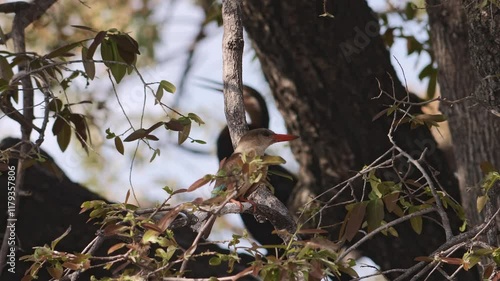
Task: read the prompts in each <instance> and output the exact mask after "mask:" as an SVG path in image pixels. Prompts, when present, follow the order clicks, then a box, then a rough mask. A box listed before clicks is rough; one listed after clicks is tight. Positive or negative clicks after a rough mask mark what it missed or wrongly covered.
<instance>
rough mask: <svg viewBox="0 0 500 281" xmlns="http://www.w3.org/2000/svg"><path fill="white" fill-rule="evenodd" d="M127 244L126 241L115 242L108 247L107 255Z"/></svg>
mask: <svg viewBox="0 0 500 281" xmlns="http://www.w3.org/2000/svg"><path fill="white" fill-rule="evenodd" d="M126 245H127V244H126V243H117V244H115V245H113V246H111V247H109V249H108V255H109V254H112V253H114V252H115V251H117V250H119V249H121V248H123V247H125V246H126Z"/></svg>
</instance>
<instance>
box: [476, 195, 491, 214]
mask: <svg viewBox="0 0 500 281" xmlns="http://www.w3.org/2000/svg"><path fill="white" fill-rule="evenodd" d="M488 200H489V197H488V195H482V196H479V197H477V200H476V203H477V212H478V213H481V211H482V210H483V209H484V206H486V203H487V202H488Z"/></svg>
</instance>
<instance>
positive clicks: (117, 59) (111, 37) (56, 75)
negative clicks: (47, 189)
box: [0, 26, 204, 159]
mask: <svg viewBox="0 0 500 281" xmlns="http://www.w3.org/2000/svg"><path fill="white" fill-rule="evenodd" d="M73 27H75V28H78V29H80V30H85V31H86V32H93V33H95V36H94V37H93V38H91V39H84V40H80V41H78V42H74V43H70V44H67V45H64V46H61V47H59V48H57V49H55V50H53V51H51V52H49V53H48V54H46V55H44V56H40V55H38V54H36V53H26V54H14V53H9V52H6V51H2V52H0V54H1V55H0V94H3V93H4V92H5V91H7V90H15V89H17V86H18V84H19V81H20V79H21V78H22V76H19V77H17V78H15V79H12V78H13V77H14V71H13V68H14V67H15V66H17V65H19V64H20V63H21V62H26V63H28V66H29V69H30V72H29V73H27V74H25V75H30V76H31V77H33V78H35V79H34V81H35V82H36V83H37V86H38V89H41V90H42V92H44V94H45V96H46V99H47V100H48V106H47V107H48V109H49V110H50V111H51V112H54V115H53V118H55V122H54V125H53V127H52V133H53V134H54V135H55V136H56V137H57V142H58V144H59V147H60V148H61V150H62V151H65V150H66V149H67V147H68V145H69V143H70V140H71V136H72V131H74V134H75V136H76V138H77V139H78V141H79V142H80V143H81V144H82V147H84V149H86V150H87V148H88V145H89V143H90V132H89V125H88V122H87V117H86V116H85V115H83V114H78V113H73V111H72V110H71V107H72V106H75V105H81V104H88V103H92V102H91V101H81V102H78V103H70V102H69V101H67V102H66V103H64V102H63V101H62V100H61V99H59V98H57V97H55V96H54V95H53V94H52V93H51V92H50V88H51V86H50V85H51V82H53V81H55V82H56V83H55V84H56V85H58V86H60V87H61V88H62V90H63V91H66V89H67V88H68V87H69V86H70V84H71V83H72V81H73V80H75V79H77V78H78V77H80V76H82V77H83V78H84V79H86V80H87V84H88V83H89V80H93V79H95V76H96V65H95V64H96V63H103V64H104V65H105V66H106V67H107V68H108V69H109V71H110V73H111V75H112V76H113V77H114V79H115V81H116V83H120V82H121V81H122V79H123V77H124V76H125V75H126V74H131V73H132V72H133V71H137V70H136V66H135V65H136V62H137V55H139V54H140V51H139V45H138V43H137V42H136V41H135V40H134V39H133V38H132V37H131V36H130V35H129V34H127V33H123V32H120V31H118V30H116V29H109V30H105V31H96V30H94V29H92V28H90V27H85V26H73ZM87 42H90V44H89V45H88V47H87V46H86V43H87ZM98 47H100V54H101V57H102V61H98V60H96V59H95V58H94V57H95V53H96V51H97V49H98ZM77 48H81V61H78V60H75V61H71V60H70V61H68V59H69V58H71V57H73V56H74V53H73V52H74V51H75V49H77ZM9 60H10V61H11V62H9ZM76 62H81V63H82V64H83V67H84V71H80V70H71V69H68V68H66V67H65V66H66V65H68V64H71V63H76ZM65 72H69V73H70V75H69V76H67V77H64V73H65ZM151 84H158V88H157V89H156V90H153V89H152V88H151V86H150V85H151ZM145 87H147V88H148V89H149V90H150V91H151V93H152V94H153V95H154V97H155V104H161V105H162V106H165V107H167V108H168V106H166V105H164V104H163V103H162V102H161V99H162V97H163V93H164V91H167V92H170V93H174V92H175V91H176V87H175V86H174V85H173V84H172V83H170V82H168V81H166V80H162V81H160V82H158V83H147V84H145ZM11 92H12V93H13V94H12V96H10V97H8V98H11V99H12V100H13V101H14V102H16V103H17V102H18V94H17V91H11ZM174 112H176V113H177V114H179V115H181V117H180V118H171V119H170V121H168V122H158V123H156V124H154V125H153V126H151V127H150V128H147V129H145V128H140V129H138V130H135V131H134V132H132V133H131V134H130V135H128V136H127V137H126V138H125V140H124V141H125V142H127V141H134V140H138V139H148V140H158V138H157V137H156V136H154V135H152V134H151V132H152V131H153V130H155V129H157V128H158V127H160V126H162V125H163V126H164V127H165V128H166V129H168V130H172V131H177V132H179V138H178V142H179V144H181V143H183V142H184V141H186V140H187V139H188V138H189V134H190V132H191V123H192V121H194V122H196V123H197V124H198V125H202V124H204V121H203V120H202V119H201V118H200V117H199V116H198V115H196V114H194V113H189V114H188V115H187V116H184V115H182V114H180V113H179V112H177V111H174ZM106 134H107V138H108V139H114V141H115V146H116V149H117V150H118V152H120V153H121V154H123V153H124V146H123V142H122V140H121V138H120V136H116V135H115V134H114V133H112V132H111V131H110V129H108V130H107V131H106ZM122 135H123V134H122ZM192 142H196V143H201V144H203V143H204V141H202V140H196V139H192ZM159 153H160V151H159V150H158V149H157V150H155V152H154V155H153V157H152V159H154V158H155V157H156V155H159Z"/></svg>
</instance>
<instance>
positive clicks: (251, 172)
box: [204, 128, 298, 237]
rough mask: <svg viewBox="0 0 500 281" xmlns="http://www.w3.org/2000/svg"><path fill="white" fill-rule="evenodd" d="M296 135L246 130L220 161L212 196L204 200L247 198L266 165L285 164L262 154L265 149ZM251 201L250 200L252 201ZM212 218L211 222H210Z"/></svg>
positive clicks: (259, 181) (263, 180)
mask: <svg viewBox="0 0 500 281" xmlns="http://www.w3.org/2000/svg"><path fill="white" fill-rule="evenodd" d="M296 138H298V137H297V136H294V135H285V134H276V133H275V132H273V131H271V130H269V129H265V128H260V129H254V130H251V131H248V132H247V133H246V134H245V135H244V136H242V137H241V139H240V141H239V142H238V145H237V146H236V149H235V150H234V153H233V154H232V155H231V156H230V157H229V158H227V159H224V160H222V161H221V166H220V168H219V170H218V172H217V174H216V175H215V178H216V181H215V187H214V190H213V192H212V198H211V199H209V200H206V201H205V203H210V204H217V203H221V202H224V201H227V199H228V196H231V198H230V199H231V200H234V199H237V200H239V201H247V200H246V196H248V195H249V194H250V193H251V191H252V189H253V188H255V187H256V186H257V184H258V183H261V182H265V180H266V178H267V171H268V166H270V165H277V164H281V163H284V160H283V159H282V158H281V157H279V156H265V155H264V152H265V150H266V149H267V148H268V147H269V146H270V145H272V144H274V143H277V142H283V141H290V140H294V139H296ZM251 203H252V202H251ZM213 222H214V219H212V221H211V224H213ZM211 227H212V226H211V225H210V226H209V227H207V230H208V231H205V233H204V236H205V237H206V236H208V234H209V233H210V229H211Z"/></svg>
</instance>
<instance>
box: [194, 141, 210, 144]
mask: <svg viewBox="0 0 500 281" xmlns="http://www.w3.org/2000/svg"><path fill="white" fill-rule="evenodd" d="M193 142H195V143H199V144H207V142H206V141H204V140H192V141H191V143H193Z"/></svg>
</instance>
